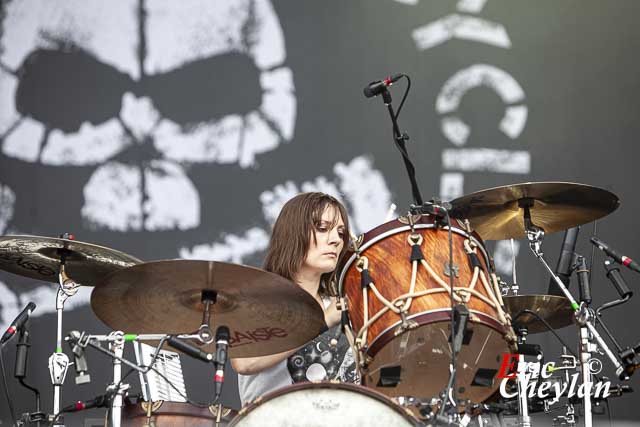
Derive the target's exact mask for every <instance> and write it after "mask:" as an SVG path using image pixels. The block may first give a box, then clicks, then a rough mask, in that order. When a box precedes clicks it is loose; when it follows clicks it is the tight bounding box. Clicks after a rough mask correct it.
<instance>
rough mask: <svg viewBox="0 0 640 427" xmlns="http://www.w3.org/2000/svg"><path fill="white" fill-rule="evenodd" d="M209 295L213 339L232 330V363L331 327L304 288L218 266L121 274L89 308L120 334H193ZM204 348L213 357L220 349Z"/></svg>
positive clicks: (97, 291) (140, 268) (144, 268)
mask: <svg viewBox="0 0 640 427" xmlns="http://www.w3.org/2000/svg"><path fill="white" fill-rule="evenodd" d="M203 291H214V292H215V293H216V302H215V304H213V305H212V306H211V310H210V311H211V313H212V314H211V322H210V323H211V324H210V326H211V329H212V330H213V331H214V333H215V329H216V328H217V326H219V325H226V326H228V327H229V330H230V332H231V340H230V343H229V344H230V354H231V357H255V356H264V355H268V354H275V353H279V352H283V351H286V350H291V349H293V348H296V347H298V346H300V345H302V344H305V343H306V342H308V341H310V340H311V339H313V338H315V337H316V336H317V335H318V334H319V333H320V332H321V331H322V330H323V328H324V326H325V322H324V313H323V310H322V308H321V307H320V305H319V304H318V303H317V301H316V300H315V299H314V298H313V297H312V296H311V295H310V294H309V293H307V292H306V291H305V290H303V289H302V288H301V287H300V286H298V285H296V284H295V283H293V282H291V281H289V280H287V279H285V278H283V277H281V276H279V275H277V274H273V273H269V272H266V271H263V270H260V269H257V268H253V267H247V266H242V265H236V264H229V263H224V262H217V261H195V260H165V261H153V262H147V263H144V264H139V265H134V266H132V267H129V268H125V269H123V270H120V271H116V272H114V273H112V274H111V275H109V276H108V277H106V278H104V280H101V281H100V283H98V284H97V285H96V287H95V288H94V290H93V292H92V294H91V307H92V308H93V311H94V312H95V313H96V315H97V316H98V318H100V320H102V321H103V322H104V323H106V324H107V325H108V326H109V327H110V328H112V329H114V330H121V331H124V332H126V333H134V334H155V333H164V334H181V333H192V332H194V331H196V330H197V329H198V328H199V327H200V325H201V324H202V320H203V312H204V307H205V305H204V303H202V301H201V298H202V292H203ZM192 344H197V343H196V342H192ZM201 347H202V349H203V350H205V351H209V352H213V351H215V343H212V344H208V345H202V346H201Z"/></svg>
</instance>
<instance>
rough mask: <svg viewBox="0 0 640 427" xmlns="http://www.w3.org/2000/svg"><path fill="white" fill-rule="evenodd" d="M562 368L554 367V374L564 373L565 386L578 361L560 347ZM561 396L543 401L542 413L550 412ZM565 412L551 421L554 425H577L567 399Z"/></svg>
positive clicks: (571, 405) (571, 404) (570, 403)
mask: <svg viewBox="0 0 640 427" xmlns="http://www.w3.org/2000/svg"><path fill="white" fill-rule="evenodd" d="M561 358H562V366H561V367H556V368H555V369H554V372H558V371H564V381H565V383H566V384H569V383H570V382H571V374H570V371H574V370H576V369H577V367H578V361H577V359H576V358H575V357H573V355H572V354H569V353H568V352H567V348H566V347H565V346H562V356H561ZM560 397H561V396H555V397H554V398H553V399H552V400H551V401H550V402H549V401H545V403H544V411H545V412H546V413H549V412H551V410H550V406H551V405H553V404H555V403H557V402H559V401H560ZM565 407H566V412H565V414H564V415H558V416H557V417H555V418H554V419H553V423H554V425H556V424H559V425H567V426H569V427H574V426H576V425H577V421H576V410H575V407H574V405H573V403H572V400H571V399H567V403H566V404H565Z"/></svg>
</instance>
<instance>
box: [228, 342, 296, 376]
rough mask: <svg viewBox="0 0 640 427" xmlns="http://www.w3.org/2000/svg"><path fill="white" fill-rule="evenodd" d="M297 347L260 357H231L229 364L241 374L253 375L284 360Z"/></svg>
mask: <svg viewBox="0 0 640 427" xmlns="http://www.w3.org/2000/svg"><path fill="white" fill-rule="evenodd" d="M297 350H298V349H297V348H294V349H293V350H289V351H285V352H283V353H276V354H270V355H268V356H260V357H243V358H237V359H231V366H233V369H234V370H235V371H236V372H237V373H239V374H242V375H255V374H257V373H260V372H262V371H264V370H265V369H269V368H271V367H272V366H275V365H277V364H278V363H280V362H282V361H283V360H286V359H287V358H288V357H289V356H291V355H292V354H293V353H295V352H296V351H297Z"/></svg>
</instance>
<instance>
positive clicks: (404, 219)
mask: <svg viewBox="0 0 640 427" xmlns="http://www.w3.org/2000/svg"><path fill="white" fill-rule="evenodd" d="M420 218H422V215H406V216H404V215H403V216H399V217H398V221H400V222H401V223H403V224H406V225H409V226H411V228H413V225H414V224H416V223H417V222H418V221H420Z"/></svg>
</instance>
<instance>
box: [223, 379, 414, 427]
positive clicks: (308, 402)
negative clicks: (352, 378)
mask: <svg viewBox="0 0 640 427" xmlns="http://www.w3.org/2000/svg"><path fill="white" fill-rule="evenodd" d="M417 425H418V422H417V420H416V419H415V418H414V417H413V416H412V415H411V412H409V411H408V410H406V409H404V408H402V407H401V406H398V405H397V404H395V403H394V402H392V401H391V400H390V399H389V398H387V397H386V396H384V395H382V394H380V393H377V392H376V391H374V390H371V389H367V388H364V387H362V386H358V385H354V384H347V383H335V382H324V383H297V384H294V385H291V386H289V387H284V388H281V389H279V390H276V391H274V392H272V393H269V394H267V395H265V396H263V397H260V398H258V399H256V400H255V401H254V402H252V403H250V404H249V405H247V406H246V407H244V408H243V409H242V410H241V411H240V412H239V414H238V416H237V417H236V418H235V419H234V420H233V421H232V422H231V424H229V427H231V426H235V427H282V426H304V427H326V426H341V427H356V426H400V427H401V426H407V427H409V426H417Z"/></svg>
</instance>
